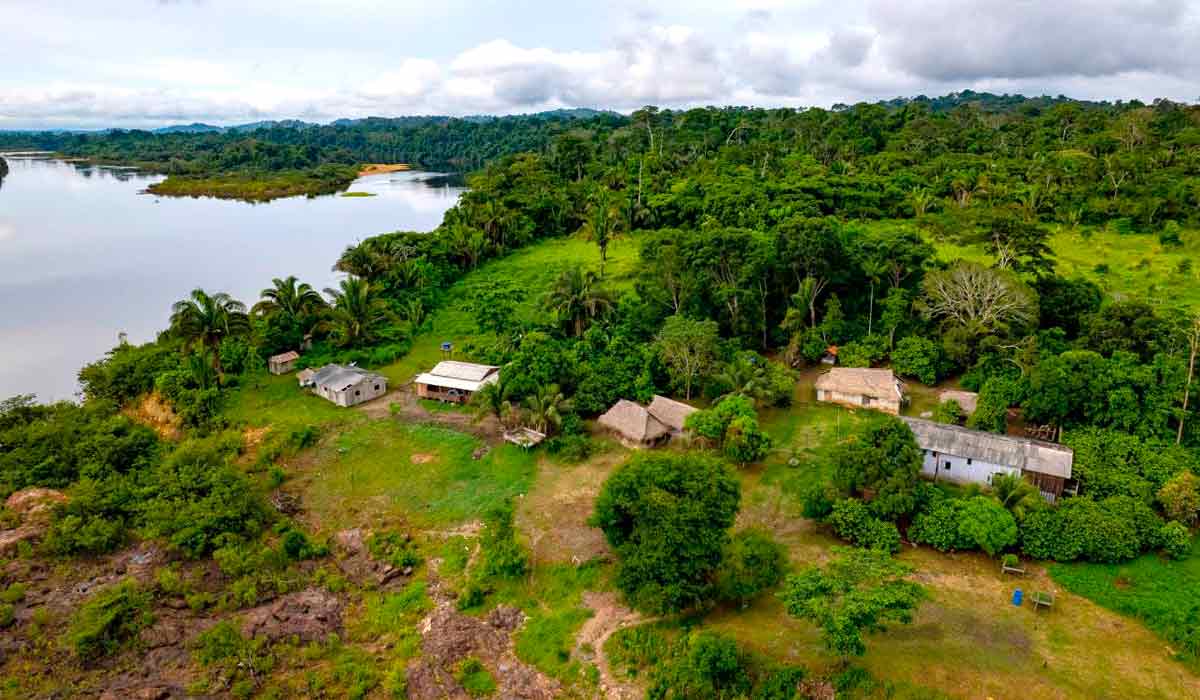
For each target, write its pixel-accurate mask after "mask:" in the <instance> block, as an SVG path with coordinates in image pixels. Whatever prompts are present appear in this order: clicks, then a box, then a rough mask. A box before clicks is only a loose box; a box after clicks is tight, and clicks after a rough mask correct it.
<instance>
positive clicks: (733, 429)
mask: <svg viewBox="0 0 1200 700" xmlns="http://www.w3.org/2000/svg"><path fill="white" fill-rule="evenodd" d="M770 449H771V436H770V435H767V434H766V432H764V431H763V430H762V428H760V427H758V419H757V418H755V417H752V416H738V417H737V418H734V419H733V420H732V421H730V423H729V427H728V428H727V429H726V430H725V439H724V452H725V456H726V457H727V458H729V459H730V460H731V461H733V462H736V463H737V464H742V465H745V464H749V463H751V462H758V461H761V460H762V459H763V458H764V457H766V456H767V453H768V452H769V451H770Z"/></svg>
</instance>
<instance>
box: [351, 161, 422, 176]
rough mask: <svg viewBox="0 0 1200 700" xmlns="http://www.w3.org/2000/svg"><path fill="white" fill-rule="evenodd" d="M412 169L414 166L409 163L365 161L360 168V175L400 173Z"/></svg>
mask: <svg viewBox="0 0 1200 700" xmlns="http://www.w3.org/2000/svg"><path fill="white" fill-rule="evenodd" d="M411 169H412V166H411V165H409V164H408V163H363V164H362V166H361V167H360V168H359V170H358V176H359V177H366V176H367V175H382V174H384V173H398V172H403V171H405V170H411Z"/></svg>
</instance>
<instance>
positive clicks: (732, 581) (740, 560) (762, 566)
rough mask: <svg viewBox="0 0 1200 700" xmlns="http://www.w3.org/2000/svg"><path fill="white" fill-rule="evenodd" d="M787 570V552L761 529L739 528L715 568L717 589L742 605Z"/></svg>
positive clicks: (778, 578) (728, 598) (730, 599)
mask: <svg viewBox="0 0 1200 700" xmlns="http://www.w3.org/2000/svg"><path fill="white" fill-rule="evenodd" d="M785 573H787V552H786V550H785V549H784V548H783V545H781V544H779V543H778V542H776V541H775V540H774V539H772V538H771V535H770V534H769V533H768V532H766V531H765V530H756V529H752V530H743V531H741V532H739V533H737V534H735V535H734V536H733V539H732V541H731V542H730V543H729V545H728V546H727V547H726V548H725V554H724V556H723V558H722V560H721V567H720V569H719V570H718V571H717V592H718V594H719V595H720V596H721V597H722V598H723V599H725V600H729V601H733V602H737V603H741V604H745V603H746V602H747V601H749V600H750V599H751V598H754V597H755V596H757V595H758V594H759V593H761V592H763V591H765V590H767V589H768V588H771V587H772V586H774V585H775V584H777V583H779V582H780V581H781V580H782V579H783V576H784V574H785Z"/></svg>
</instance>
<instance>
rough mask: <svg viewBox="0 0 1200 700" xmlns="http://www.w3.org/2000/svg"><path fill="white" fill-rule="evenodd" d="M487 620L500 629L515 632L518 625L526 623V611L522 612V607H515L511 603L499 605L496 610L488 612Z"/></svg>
mask: <svg viewBox="0 0 1200 700" xmlns="http://www.w3.org/2000/svg"><path fill="white" fill-rule="evenodd" d="M487 622H488V624H489V625H491V626H492V627H495V628H496V629H498V630H504V631H505V632H514V631H516V629H517V628H518V627H520V626H521V625H523V624H525V613H523V612H521V609H520V608H515V607H513V606H511V605H499V606H497V607H496V609H495V610H493V611H492V612H490V613H488V616H487Z"/></svg>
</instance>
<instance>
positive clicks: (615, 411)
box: [598, 399, 671, 447]
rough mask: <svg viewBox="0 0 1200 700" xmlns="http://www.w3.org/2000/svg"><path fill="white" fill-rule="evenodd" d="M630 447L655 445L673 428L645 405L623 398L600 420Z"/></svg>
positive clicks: (666, 436) (667, 435)
mask: <svg viewBox="0 0 1200 700" xmlns="http://www.w3.org/2000/svg"><path fill="white" fill-rule="evenodd" d="M598 422H599V423H600V425H602V426H604V427H605V428H606V429H608V430H610V431H611V432H612V433H613V434H614V435H616V436H617V439H618V440H620V441H621V442H622V443H623V444H625V445H626V446H628V447H653V446H654V445H657V444H659V443H660V442H661V441H662V440H664V439H666V438H668V437H670V434H671V428H670V427H669V426H667V425H666V424H665V423H663V422H662V421H660V420H659V419H657V418H655V417H654V416H653V415H651V414H650V411H648V410H647V409H646V408H644V407H643V406H640V405H638V404H636V403H634V402H632V401H626V400H625V399H621V400H620V401H618V402H617V403H616V404H614V405H613V407H612V408H610V409H608V411H606V412H605V413H604V415H602V416H600V419H599V421H598Z"/></svg>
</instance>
